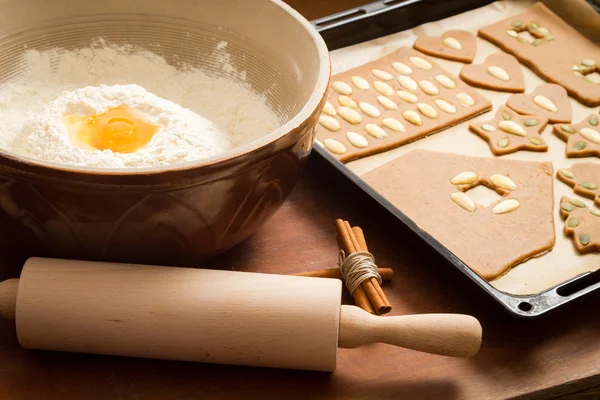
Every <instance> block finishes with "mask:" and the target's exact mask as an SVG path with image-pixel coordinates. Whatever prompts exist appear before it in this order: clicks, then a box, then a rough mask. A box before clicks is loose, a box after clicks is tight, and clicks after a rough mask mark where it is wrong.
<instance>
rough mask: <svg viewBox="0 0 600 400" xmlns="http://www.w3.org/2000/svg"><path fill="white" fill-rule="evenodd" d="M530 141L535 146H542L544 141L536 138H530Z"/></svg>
mask: <svg viewBox="0 0 600 400" xmlns="http://www.w3.org/2000/svg"><path fill="white" fill-rule="evenodd" d="M529 141H530V142H531V144H532V145H534V146H539V145H541V144H542V141H541V140H540V139H538V138H535V137H532V138H529Z"/></svg>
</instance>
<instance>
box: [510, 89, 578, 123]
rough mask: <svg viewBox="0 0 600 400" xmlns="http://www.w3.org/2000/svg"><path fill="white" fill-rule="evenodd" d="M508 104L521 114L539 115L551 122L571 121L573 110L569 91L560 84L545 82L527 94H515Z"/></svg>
mask: <svg viewBox="0 0 600 400" xmlns="http://www.w3.org/2000/svg"><path fill="white" fill-rule="evenodd" d="M506 105H507V106H508V107H509V108H511V109H513V110H514V111H516V112H518V113H519V114H528V115H539V116H541V117H545V118H548V121H549V122H551V123H557V122H563V123H565V122H566V123H568V122H571V118H572V116H571V115H572V111H571V103H570V102H569V97H568V96H567V91H566V90H565V89H564V88H563V87H562V86H559V85H555V84H552V83H545V84H543V85H540V86H538V87H536V88H535V89H534V90H533V92H531V93H527V94H513V95H512V96H510V97H509V98H508V100H506Z"/></svg>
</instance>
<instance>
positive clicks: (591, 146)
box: [552, 114, 600, 158]
mask: <svg viewBox="0 0 600 400" xmlns="http://www.w3.org/2000/svg"><path fill="white" fill-rule="evenodd" d="M552 130H553V132H554V134H555V135H556V136H558V137H559V138H561V139H562V140H564V141H565V142H567V147H566V150H565V153H566V155H567V157H569V158H575V157H590V156H596V157H600V143H597V142H598V141H597V140H596V141H594V140H593V139H594V137H595V136H596V135H595V132H597V133H599V134H600V115H598V114H590V115H588V116H587V117H585V118H584V119H583V120H581V121H579V122H578V123H577V124H556V125H554V126H553V129H552ZM582 130H583V131H582ZM590 139H592V140H590Z"/></svg>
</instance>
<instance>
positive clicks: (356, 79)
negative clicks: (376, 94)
mask: <svg viewBox="0 0 600 400" xmlns="http://www.w3.org/2000/svg"><path fill="white" fill-rule="evenodd" d="M352 83H353V84H354V86H356V88H357V89H359V90H369V89H371V85H369V81H367V80H366V79H365V78H363V77H362V76H353V77H352Z"/></svg>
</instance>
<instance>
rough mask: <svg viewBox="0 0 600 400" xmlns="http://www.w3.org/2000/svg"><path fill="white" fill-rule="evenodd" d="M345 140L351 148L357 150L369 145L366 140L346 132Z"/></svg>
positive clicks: (353, 133)
mask: <svg viewBox="0 0 600 400" xmlns="http://www.w3.org/2000/svg"><path fill="white" fill-rule="evenodd" d="M346 139H348V141H349V142H350V143H351V144H352V146H354V147H356V148H358V149H364V148H365V147H367V146H368V145H369V142H368V141H367V139H366V138H365V137H364V136H363V135H360V134H358V133H356V132H346Z"/></svg>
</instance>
